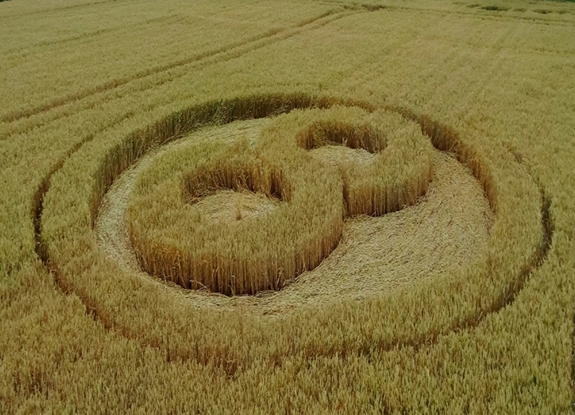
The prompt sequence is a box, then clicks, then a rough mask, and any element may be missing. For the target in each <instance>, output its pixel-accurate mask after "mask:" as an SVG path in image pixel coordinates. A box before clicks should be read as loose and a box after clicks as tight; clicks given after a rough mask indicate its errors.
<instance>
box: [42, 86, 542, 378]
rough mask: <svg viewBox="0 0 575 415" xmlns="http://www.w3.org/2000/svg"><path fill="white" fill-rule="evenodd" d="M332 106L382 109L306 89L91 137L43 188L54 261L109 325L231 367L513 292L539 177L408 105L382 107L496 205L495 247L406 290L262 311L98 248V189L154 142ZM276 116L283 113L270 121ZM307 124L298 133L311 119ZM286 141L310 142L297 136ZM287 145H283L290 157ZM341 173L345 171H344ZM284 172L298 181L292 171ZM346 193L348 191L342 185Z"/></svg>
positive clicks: (360, 343)
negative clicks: (149, 273)
mask: <svg viewBox="0 0 575 415" xmlns="http://www.w3.org/2000/svg"><path fill="white" fill-rule="evenodd" d="M336 105H342V106H346V107H350V108H357V109H359V110H361V111H366V112H368V113H369V114H376V112H377V111H379V109H378V108H376V107H375V106H373V105H371V104H369V103H365V102H356V101H352V100H341V99H336V98H329V97H314V96H308V95H304V94H294V95H267V96H252V97H246V98H242V99H239V98H234V99H230V100H228V101H215V102H209V103H205V104H202V105H196V106H193V107H190V108H188V109H185V110H183V111H181V112H178V113H176V114H170V115H168V116H165V117H163V118H162V119H160V120H159V121H158V122H156V123H154V124H153V125H151V126H150V127H148V128H144V129H141V130H137V131H134V132H133V133H131V134H128V135H127V136H126V135H119V136H118V137H112V138H110V137H107V138H106V139H103V140H102V141H98V140H94V141H93V142H90V143H88V144H86V145H85V146H84V147H83V148H82V149H80V150H79V151H78V152H77V153H76V154H74V157H71V158H70V159H69V160H68V161H67V162H66V163H65V164H64V166H63V167H62V168H61V169H60V170H59V171H58V172H57V173H56V174H55V175H54V180H53V184H52V187H51V188H50V191H49V192H48V193H47V194H46V199H45V208H44V215H43V217H42V228H41V231H42V238H43V242H44V244H45V246H46V247H47V251H48V256H49V263H50V265H51V267H52V269H53V270H54V272H56V273H57V275H58V277H59V280H60V281H61V282H62V284H63V285H65V286H66V287H67V288H68V289H69V290H71V291H73V292H75V293H76V294H77V295H78V296H79V297H80V298H81V299H82V300H83V302H84V303H85V304H86V305H87V307H88V309H90V310H92V311H93V312H94V313H95V314H96V315H97V316H98V317H99V318H100V319H101V321H102V322H103V323H104V324H105V325H106V326H107V327H110V328H115V329H116V330H119V331H120V332H121V333H123V334H124V335H126V336H127V337H129V338H134V339H137V340H138V341H141V342H144V343H145V344H148V345H152V346H155V347H160V348H162V349H164V350H166V353H167V354H168V355H169V356H170V358H194V359H197V360H198V361H200V362H205V363H209V362H211V363H213V364H218V365H222V366H223V367H225V368H226V370H232V371H233V370H235V369H237V367H238V365H249V363H250V362H251V361H252V359H255V358H261V357H264V356H267V357H268V358H269V359H272V360H273V361H281V360H282V356H287V355H292V354H296V353H297V354H299V355H302V356H304V357H312V356H318V355H331V354H334V353H336V354H337V353H340V352H341V351H343V350H345V351H346V353H366V352H369V350H387V349H390V348H393V347H397V346H402V345H414V346H417V345H420V344H425V343H426V342H429V341H433V339H435V338H437V337H438V336H440V335H442V334H446V333H449V332H451V331H453V330H460V329H462V328H466V327H469V326H472V325H474V324H477V322H479V321H481V319H482V318H483V316H484V315H485V314H487V313H490V312H493V311H497V310H498V309H500V308H501V307H503V306H504V305H505V304H507V303H508V302H509V301H511V300H512V299H513V297H514V296H515V295H516V294H517V292H518V291H519V290H520V289H521V287H522V285H523V283H524V281H525V279H526V275H527V274H528V273H529V272H530V269H531V268H532V267H533V266H535V265H536V264H537V263H538V262H539V261H540V260H541V258H542V255H543V254H542V253H543V251H544V249H545V241H546V236H545V229H544V227H543V226H542V212H543V210H542V202H541V195H540V192H539V189H538V187H537V185H536V183H534V181H533V180H532V179H531V178H530V176H529V174H528V173H527V172H526V171H524V170H523V169H522V168H521V166H520V165H518V164H517V163H514V162H513V160H512V158H511V159H510V157H511V156H510V155H509V154H507V153H506V152H504V151H503V150H502V151H501V152H500V153H497V157H494V156H492V155H485V154H479V153H477V152H476V151H475V150H474V148H473V146H470V145H468V144H467V143H466V142H465V140H464V139H462V138H461V137H459V135H458V134H457V132H456V131H454V130H453V129H451V128H449V127H448V126H445V125H442V124H440V123H438V122H436V121H434V120H432V119H430V118H428V117H425V116H421V115H417V114H416V113H415V112H413V111H410V110H407V109H401V108H395V109H394V108H389V107H388V108H383V109H384V110H393V111H395V112H396V113H398V114H401V115H402V116H403V117H404V118H405V119H407V120H412V121H415V122H417V124H418V125H419V128H420V129H421V131H422V132H423V133H424V134H425V135H426V136H427V137H429V138H430V139H431V142H432V144H433V146H434V147H435V148H436V149H438V150H442V151H450V152H451V153H452V154H453V155H454V156H455V157H456V158H457V160H459V161H460V162H461V163H463V164H464V165H465V166H466V167H467V168H468V169H470V171H471V172H472V173H473V175H474V176H475V178H476V179H477V180H478V182H479V183H480V184H481V186H482V189H483V192H484V195H485V196H486V198H487V201H488V202H489V205H490V206H491V209H492V210H493V213H494V222H493V226H492V227H491V228H490V232H489V236H488V241H487V247H486V249H485V252H483V253H482V254H481V256H480V258H479V259H478V262H476V263H474V264H473V266H472V267H468V268H462V269H459V270H456V271H453V272H449V273H447V274H446V275H443V276H441V278H437V279H435V280H432V281H426V282H424V283H422V284H418V285H413V286H412V287H411V288H410V289H409V290H403V289H402V290H398V291H394V292H389V293H383V294H381V295H379V294H378V295H377V296H374V297H366V298H364V299H363V300H362V301H359V302H358V301H357V298H355V297H350V298H342V297H340V298H337V299H334V301H333V302H331V303H314V302H313V301H311V302H308V303H307V304H306V305H305V306H299V307H298V306H295V307H293V310H294V311H293V312H290V313H284V314H273V315H270V316H269V317H265V316H262V315H260V314H259V313H257V312H254V309H253V308H252V307H251V306H250V305H249V304H247V305H246V306H243V305H242V306H239V307H234V306H233V305H234V303H233V302H232V303H229V304H228V305H229V306H231V307H223V308H218V307H217V305H218V304H223V303H222V302H219V300H214V301H211V303H210V304H206V303H201V302H199V303H198V302H195V301H194V300H193V298H195V297H193V298H191V299H192V301H190V298H187V294H185V293H182V295H175V294H174V291H173V290H171V289H161V287H162V285H161V284H160V285H158V283H157V282H154V281H153V280H152V279H151V278H149V277H148V278H143V277H142V275H141V274H138V273H132V272H128V271H126V269H125V268H123V267H122V266H121V265H120V264H118V263H116V262H115V261H113V260H112V259H111V258H110V257H109V256H108V255H107V254H106V253H105V252H104V251H103V250H102V249H101V248H100V247H99V245H98V242H97V236H96V234H95V232H94V224H95V223H96V222H97V216H98V211H99V206H100V202H101V200H102V197H103V196H104V194H105V193H106V191H107V189H108V188H109V186H110V185H111V184H112V183H113V182H114V180H115V179H116V178H117V177H119V175H120V173H122V172H123V171H125V170H126V168H127V167H129V166H130V165H132V164H133V163H134V162H135V161H136V160H137V159H138V158H140V157H141V156H143V155H144V154H146V153H147V152H149V151H151V150H153V149H154V148H155V147H157V145H158V144H165V143H167V142H169V141H172V140H175V139H176V138H179V137H181V136H183V135H185V134H186V133H188V132H191V131H194V130H197V129H198V128H201V127H205V126H209V125H212V126H218V125H223V124H229V123H230V122H232V121H235V120H242V119H253V118H265V117H268V116H270V115H278V114H282V113H289V112H290V111H293V110H295V109H306V108H309V109H310V111H315V110H325V109H329V108H333V107H334V106H336ZM293 114H297V112H293ZM291 115H292V113H290V114H287V115H286V116H285V118H284V120H285V119H287V118H289V117H290V116H291ZM281 118H282V117H278V118H277V119H278V120H281ZM272 121H273V119H272ZM230 125H231V124H230ZM280 125H281V121H278V123H275V124H274V125H273V126H271V127H270V128H271V130H269V129H268V130H266V131H268V132H269V131H273V129H274V128H276V129H277V128H279V126H280ZM300 127H301V125H300V126H298V128H297V130H296V131H295V133H296V134H295V135H293V136H292V137H295V136H296V135H297V132H298V131H303V130H304V128H305V126H304V127H303V128H300ZM213 128H216V129H217V128H220V127H213ZM279 131H280V132H281V131H285V129H284V128H279ZM279 136H281V134H280V135H279ZM280 141H281V140H280ZM278 142H279V141H278ZM256 143H257V141H256ZM262 143H263V144H262V147H259V148H258V149H257V151H256V149H254V151H255V152H256V153H255V154H256V155H257V157H256V158H259V157H263V159H264V160H267V161H269V162H273V163H276V162H277V161H275V160H269V159H266V157H265V156H266V154H267V155H269V154H270V153H269V152H270V151H271V152H273V153H274V154H275V153H277V147H275V146H276V145H277V144H276V143H275V142H274V141H273V140H272V141H271V142H267V143H266V142H265V140H263V141H262ZM284 144H285V145H290V146H291V145H293V147H295V148H297V149H299V150H301V151H302V152H304V153H306V152H307V151H308V150H305V149H303V148H301V147H300V146H299V145H298V144H297V141H296V140H293V141H292V142H291V143H287V142H286V143H282V145H284ZM250 146H251V144H250ZM493 151H494V152H497V151H498V150H497V149H494V150H493ZM290 153H291V152H290V151H287V150H286V154H287V155H288V156H289V154H290ZM293 154H295V153H293ZM298 154H299V153H298ZM309 157H310V158H313V156H312V155H309ZM286 158H287V161H289V157H286ZM80 166H82V168H79V167H80ZM326 171H329V169H326ZM332 172H333V170H332ZM333 177H334V178H337V179H339V180H341V176H339V175H336V174H334V175H333ZM286 178H287V180H288V181H289V182H290V183H292V184H293V183H294V182H293V178H291V177H290V175H289V174H288V175H286ZM86 183H88V184H89V185H86ZM338 197H339V201H340V202H341V200H342V194H338ZM525 201H527V202H525ZM519 202H521V203H524V207H525V209H522V210H521V212H516V210H515V209H514V207H515V206H516V204H517V203H519ZM282 203H285V202H282ZM525 203H527V204H525ZM280 209H281V208H280ZM340 209H342V208H341V204H340ZM342 211H343V210H342ZM62 212H66V213H65V214H63V213H62ZM274 213H275V212H274ZM274 213H271V214H270V215H273V214H274ZM342 216H343V215H342ZM256 220H257V221H260V220H261V219H259V218H258V219H256ZM502 235H504V237H502ZM78 253H81V254H78ZM319 268H321V267H319ZM216 298H217V297H216ZM213 305H216V307H215V308H214V307H213ZM248 332H249V336H250V338H252V339H257V340H253V342H251V343H250V344H249V345H241V344H240V343H238V342H239V341H240V339H242V338H244V336H245V335H246V333H248ZM234 368H235V369H234Z"/></svg>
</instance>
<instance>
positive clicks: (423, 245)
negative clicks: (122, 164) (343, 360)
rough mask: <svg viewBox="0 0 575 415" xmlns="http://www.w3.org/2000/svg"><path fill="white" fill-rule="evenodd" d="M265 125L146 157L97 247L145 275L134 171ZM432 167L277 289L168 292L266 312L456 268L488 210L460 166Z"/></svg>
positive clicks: (130, 173)
mask: <svg viewBox="0 0 575 415" xmlns="http://www.w3.org/2000/svg"><path fill="white" fill-rule="evenodd" d="M270 122H271V120H270V119H262V120H251V121H241V122H234V123H231V124H228V125H225V126H219V127H209V128H207V129H204V130H201V131H198V132H195V133H192V134H190V135H189V136H187V137H185V138H183V139H181V140H179V141H177V142H173V143H170V144H167V145H165V146H163V147H162V148H160V149H159V150H156V151H154V152H153V153H149V154H147V155H146V156H145V157H144V158H142V159H141V160H139V161H138V162H137V163H136V164H135V165H133V166H132V167H131V168H130V169H128V170H127V171H125V172H124V173H123V174H122V175H121V176H120V177H119V178H118V179H117V180H116V181H115V182H114V185H113V186H112V187H111V189H110V190H109V191H108V193H107V194H106V196H105V198H104V200H103V203H102V206H101V209H100V212H99V216H98V221H97V223H96V233H97V235H98V240H99V244H100V246H101V247H102V248H103V249H104V250H105V251H106V253H107V254H108V255H109V256H110V257H112V258H113V259H114V260H115V261H116V262H117V263H119V264H120V265H121V266H122V267H123V268H124V269H125V270H127V271H128V272H131V273H136V274H137V275H140V276H141V277H142V278H147V279H149V278H150V276H149V275H148V274H146V273H143V272H142V271H141V269H140V266H139V264H138V261H137V259H136V257H135V255H134V252H133V248H132V247H131V244H130V240H129V234H128V230H127V226H126V222H125V218H126V209H127V205H128V200H129V197H130V193H131V191H132V189H133V186H134V183H135V182H136V179H137V177H138V176H139V174H141V172H142V171H144V170H145V169H146V168H147V167H149V166H150V164H152V163H153V162H154V160H155V159H156V158H157V157H158V156H159V155H161V154H162V153H164V152H167V151H178V149H179V148H184V147H186V146H188V145H191V144H194V145H195V144H202V143H228V144H229V143H232V142H234V141H239V140H247V141H248V142H252V143H254V142H255V139H256V137H257V135H258V133H259V131H261V129H263V128H264V127H266V126H267V125H269V124H270ZM312 151H315V150H312ZM351 151H354V150H351ZM433 165H434V172H433V173H434V180H433V181H432V182H431V183H430V187H429V190H428V192H427V195H426V196H425V197H424V198H422V199H421V200H420V202H419V203H418V204H417V205H415V206H412V207H408V208H406V209H403V210H401V211H399V212H395V213H391V214H388V215H385V216H382V217H368V216H363V215H362V216H358V217H356V218H354V219H351V220H348V221H346V222H345V224H344V228H343V237H342V240H341V242H340V244H339V246H338V247H337V248H336V249H335V251H334V252H333V253H332V254H331V255H330V256H329V257H328V258H327V259H325V260H324V261H323V262H322V264H321V265H320V266H319V267H317V268H315V269H314V270H312V271H308V272H305V273H303V274H301V275H300V276H299V277H298V278H297V279H295V280H293V281H288V282H287V284H286V285H285V286H284V287H283V289H281V290H280V291H276V292H271V291H268V292H260V293H259V294H258V295H256V296H236V297H226V296H222V295H219V294H218V293H213V292H209V291H202V290H191V291H189V290H186V291H181V289H180V288H179V287H173V288H172V289H174V290H176V291H179V292H181V293H183V294H184V295H185V296H186V297H187V298H189V299H193V301H195V302H196V301H197V302H199V303H201V304H202V305H203V306H208V307H209V306H214V307H218V308H221V307H236V306H238V305H241V304H244V305H248V304H249V305H257V306H258V307H256V308H255V309H254V311H256V312H261V313H263V314H270V313H272V314H273V313H276V312H284V311H287V310H288V309H291V308H297V307H300V306H305V305H306V304H308V305H313V304H316V303H317V302H325V303H329V302H332V301H337V298H340V297H343V296H345V297H350V296H351V297H355V298H358V299H359V298H369V297H377V296H378V295H381V294H382V293H387V292H389V291H390V290H398V289H405V288H408V287H410V286H412V285H414V284H418V283H421V282H424V281H426V280H429V279H434V278H439V277H441V276H442V275H445V274H452V273H453V272H461V271H462V270H464V269H465V268H467V267H471V266H473V264H476V263H478V262H479V261H481V260H482V259H484V258H483V254H484V253H485V251H486V248H487V242H488V237H489V229H490V227H491V224H492V221H493V213H492V211H491V209H490V207H489V204H488V201H487V199H485V197H484V193H483V189H482V187H481V185H480V184H479V182H478V181H477V180H476V179H475V178H474V177H473V175H472V174H471V173H470V171H469V170H468V169H467V168H465V167H464V166H463V165H461V164H460V163H459V162H458V161H457V160H455V159H454V158H453V157H451V156H449V155H448V154H446V153H441V152H439V151H435V152H434V156H433ZM224 192H225V191H224ZM232 193H238V192H232ZM252 195H255V194H253V193H252ZM214 196H218V195H214ZM214 196H209V197H214ZM236 196H237V195H236ZM242 196H244V195H240V196H239V197H240V198H241V197H242ZM255 196H256V197H258V196H257V195H255ZM268 200H269V199H268ZM461 201H465V202H464V203H462V202H461ZM272 203H273V204H275V203H277V202H274V201H272ZM270 208H272V209H274V208H275V207H272V206H270ZM228 212H229V213H231V214H232V218H231V219H230V220H231V221H232V222H233V221H235V220H236V219H235V217H234V213H233V210H231V211H228ZM261 214H264V215H265V214H266V212H262V213H261ZM246 219H249V217H246ZM242 220H243V219H242ZM158 283H159V284H163V283H162V281H158Z"/></svg>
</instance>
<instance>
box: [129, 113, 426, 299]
mask: <svg viewBox="0 0 575 415" xmlns="http://www.w3.org/2000/svg"><path fill="white" fill-rule="evenodd" d="M318 122H320V123H321V125H319V124H318ZM320 128H321V130H320V131H318V129H320ZM298 132H299V133H298ZM310 133H313V136H310ZM326 133H327V134H328V136H326ZM329 135H330V136H331V138H332V139H333V140H339V141H340V142H336V141H333V140H332V141H329V140H328V138H329V137H330V136H329ZM296 137H297V138H298V140H297V141H296ZM302 140H305V142H302ZM320 141H321V142H320ZM332 143H335V144H336V145H335V146H334V145H330V144H332ZM344 144H345V145H344ZM322 146H328V148H329V149H330V151H332V152H334V151H335V157H332V159H333V160H332V162H335V163H336V165H337V166H335V167H336V169H335V170H334V169H331V168H329V167H331V166H325V163H322V162H321V161H322V159H323V161H324V162H327V163H328V164H333V163H329V159H328V160H325V154H324V156H323V157H321V155H320V154H317V153H314V152H311V153H309V152H307V151H306V150H305V149H306V148H308V147H309V148H314V147H322ZM344 148H350V151H349V153H348V155H351V156H352V157H353V155H354V154H355V155H360V156H362V157H363V159H365V154H367V155H371V158H369V157H368V159H367V161H365V160H362V161H356V160H353V159H352V160H346V159H345V158H344V157H341V156H342V154H341V149H344ZM354 148H355V149H356V150H357V149H361V150H362V151H363V153H365V154H363V153H361V152H357V151H356V152H354V150H351V149H354ZM368 150H369V151H368ZM431 153H432V147H431V144H430V143H429V139H428V138H427V137H425V136H423V135H422V133H421V130H420V129H419V126H418V125H417V124H416V123H414V122H411V121H408V120H405V119H404V118H402V117H401V116H399V115H397V114H395V113H387V112H381V111H378V112H375V113H370V112H368V111H365V110H362V109H360V108H355V107H351V108H350V107H341V106H336V107H333V108H332V109H315V110H306V111H301V110H298V111H294V112H292V113H291V114H286V115H282V116H279V117H277V120H276V121H274V123H272V125H270V126H269V127H267V128H264V129H263V130H262V131H261V132H260V137H259V139H258V140H257V143H256V144H255V145H254V148H253V149H252V148H250V146H249V145H247V144H243V145H239V146H225V145H222V143H221V142H211V143H201V144H197V145H192V146H187V147H185V146H178V147H177V148H176V149H174V150H173V151H171V152H170V151H167V152H165V153H164V155H163V157H158V158H159V160H156V161H155V162H154V164H153V165H152V166H151V167H149V168H148V169H147V170H145V171H143V172H142V173H140V174H139V179H138V182H137V185H136V186H135V188H134V189H133V191H132V195H133V196H132V198H133V200H132V201H131V202H130V209H129V215H128V216H129V218H128V223H129V229H130V237H131V240H132V244H133V249H134V251H135V252H136V255H137V257H138V261H139V263H140V264H141V266H142V269H144V270H145V271H147V272H148V273H150V274H152V275H155V276H158V277H160V278H162V279H168V280H170V281H174V282H176V283H177V284H179V285H181V286H183V287H185V288H192V289H198V288H208V289H209V290H210V291H212V292H219V293H222V294H226V295H237V294H255V293H257V292H259V291H264V290H279V289H281V288H282V287H283V286H284V283H285V282H286V281H291V280H293V279H294V278H296V277H297V276H298V275H300V274H301V273H303V272H305V271H308V270H311V269H314V268H315V267H316V266H317V265H319V264H320V263H321V262H322V261H323V259H325V258H326V257H327V256H328V255H330V253H331V252H332V251H333V249H334V248H335V247H336V246H337V245H338V243H339V240H340V238H341V235H342V228H343V219H344V216H345V215H344V209H343V207H344V205H345V207H346V211H347V215H348V216H355V215H357V214H369V215H382V214H385V213H388V212H391V211H396V210H399V209H401V208H403V207H405V206H409V205H412V204H413V203H415V202H416V201H417V199H418V198H419V197H420V196H422V195H423V194H424V193H425V191H426V189H427V186H428V183H429V181H430V179H431V174H432V161H431V159H432V157H431ZM344 154H345V153H344ZM318 158H319V160H318ZM340 175H341V177H340ZM230 190H235V191H244V192H245V191H250V192H254V193H258V194H260V195H262V196H265V197H266V198H268V199H269V198H273V197H275V198H276V199H277V200H278V201H279V200H281V201H282V202H284V203H277V204H276V206H277V209H275V210H273V211H268V214H267V215H264V216H261V215H260V217H259V218H258V220H257V221H254V220H242V213H241V209H240V207H239V206H238V207H237V208H236V211H234V209H233V206H231V208H232V209H229V210H231V212H228V215H227V217H228V219H231V220H227V221H226V220H223V219H224V218H225V216H223V217H222V215H220V216H219V217H217V218H215V219H213V218H211V216H213V212H210V211H209V210H208V211H207V212H206V211H205V209H206V208H205V207H204V206H207V207H208V208H209V206H210V199H207V200H206V199H205V198H206V197H210V196H211V200H212V209H220V210H221V208H220V207H219V206H221V204H222V200H224V197H225V195H228V197H231V196H230ZM344 190H345V191H344ZM222 192H223V193H222ZM134 194H135V195H134ZM217 194H219V196H217V197H214V196H215V195H217ZM190 199H191V201H192V203H191V204H190ZM260 200H262V199H260ZM199 201H203V202H204V203H203V204H202V203H199ZM224 203H225V202H224ZM196 206H197V207H198V208H196Z"/></svg>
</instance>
